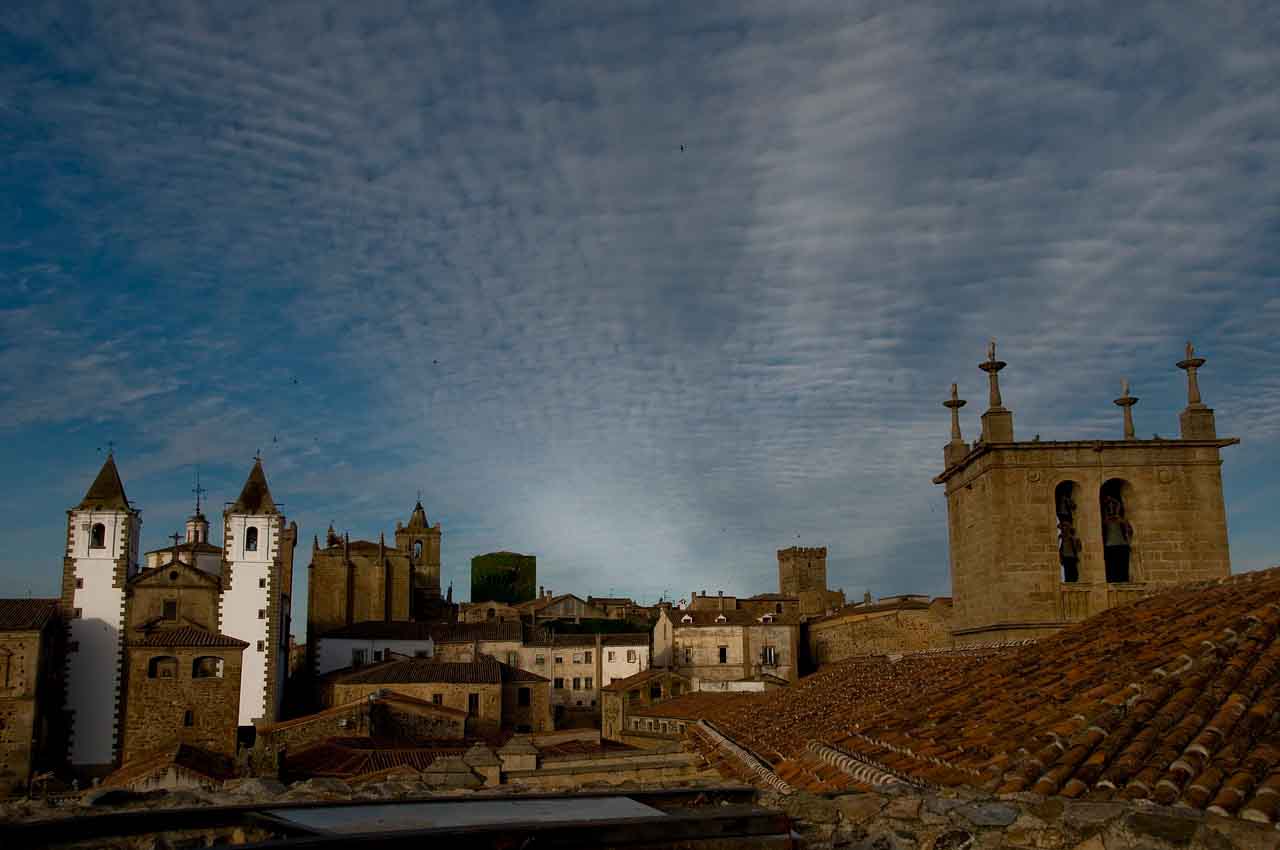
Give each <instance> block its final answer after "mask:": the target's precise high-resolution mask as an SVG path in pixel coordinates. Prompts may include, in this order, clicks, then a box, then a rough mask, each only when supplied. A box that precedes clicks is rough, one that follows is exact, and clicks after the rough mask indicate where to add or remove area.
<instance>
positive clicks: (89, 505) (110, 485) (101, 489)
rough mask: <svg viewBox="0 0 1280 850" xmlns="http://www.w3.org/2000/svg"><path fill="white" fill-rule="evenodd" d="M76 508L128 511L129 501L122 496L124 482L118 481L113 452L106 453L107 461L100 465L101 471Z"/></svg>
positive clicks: (118, 474) (118, 472) (118, 476)
mask: <svg viewBox="0 0 1280 850" xmlns="http://www.w3.org/2000/svg"><path fill="white" fill-rule="evenodd" d="M76 508H77V509H78V510H94V511H127V510H129V500H128V498H126V497H125V495H124V482H122V481H121V480H120V471H119V470H117V469H116V459H115V454H114V453H113V452H108V453H107V460H106V462H105V463H103V464H102V469H100V470H98V477H97V478H95V479H93V483H92V484H90V485H89V490H88V492H86V493H85V494H84V498H83V499H81V500H80V504H78V505H76Z"/></svg>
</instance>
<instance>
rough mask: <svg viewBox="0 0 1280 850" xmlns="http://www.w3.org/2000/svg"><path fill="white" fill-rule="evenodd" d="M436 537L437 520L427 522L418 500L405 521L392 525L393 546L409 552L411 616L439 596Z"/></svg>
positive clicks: (438, 565) (438, 526)
mask: <svg viewBox="0 0 1280 850" xmlns="http://www.w3.org/2000/svg"><path fill="white" fill-rule="evenodd" d="M440 536H441V531H440V523H438V522H437V523H436V524H435V525H434V526H433V525H430V524H429V523H428V522H427V511H426V509H425V508H423V507H422V500H421V499H419V500H418V502H417V503H416V504H414V506H413V513H412V514H410V515H409V524H408V525H405V526H402V525H400V524H399V523H397V524H396V548H397V549H399V550H400V551H402V552H408V553H409V564H410V569H411V571H412V576H413V580H412V588H413V602H412V605H411V610H412V611H413V612H414V615H415V616H420V614H419V612H422V611H425V610H426V609H427V608H428V607H429V606H428V600H435V599H439V598H440Z"/></svg>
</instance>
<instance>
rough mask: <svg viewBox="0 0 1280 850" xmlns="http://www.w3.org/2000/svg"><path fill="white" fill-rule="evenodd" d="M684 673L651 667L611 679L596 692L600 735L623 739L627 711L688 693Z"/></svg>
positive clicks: (691, 686) (626, 724) (610, 739)
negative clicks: (623, 677) (597, 693)
mask: <svg viewBox="0 0 1280 850" xmlns="http://www.w3.org/2000/svg"><path fill="white" fill-rule="evenodd" d="M692 688H693V683H692V681H691V680H690V679H689V677H688V676H685V675H683V674H681V673H677V672H676V671H675V670H671V669H669V668H666V667H652V668H650V669H648V670H644V671H642V672H640V673H636V674H635V675H633V676H628V677H626V678H625V679H615V680H613V681H612V682H610V683H609V684H608V685H606V686H605V687H604V688H603V689H601V691H600V706H601V708H600V736H601V737H602V738H604V739H605V740H608V741H619V742H626V743H630V742H629V741H628V740H627V737H628V736H627V732H628V729H629V724H628V722H627V718H628V713H629V712H634V711H639V710H643V709H644V708H647V707H648V706H650V705H653V704H654V703H658V702H662V701H663V700H668V699H672V698H674V697H678V696H680V695H681V694H686V693H689V692H690V691H691V690H692Z"/></svg>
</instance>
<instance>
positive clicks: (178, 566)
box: [129, 561, 222, 587]
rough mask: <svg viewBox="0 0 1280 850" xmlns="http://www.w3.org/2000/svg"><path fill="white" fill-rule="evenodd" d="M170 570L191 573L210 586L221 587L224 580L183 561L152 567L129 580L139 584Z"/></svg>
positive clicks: (131, 582) (130, 582)
mask: <svg viewBox="0 0 1280 850" xmlns="http://www.w3.org/2000/svg"><path fill="white" fill-rule="evenodd" d="M170 570H178V571H179V572H186V573H191V574H193V575H195V577H196V578H198V579H200V580H201V581H204V582H207V583H209V584H214V585H218V586H219V587H221V586H222V578H221V577H220V576H216V575H213V574H212V573H207V572H205V571H204V570H202V569H200V568H199V567H196V566H192V565H191V564H188V563H185V562H183V561H169V562H168V563H167V564H161V565H159V566H156V567H151V568H149V569H145V570H142V571H141V572H139V573H138V574H137V575H135V576H134V577H133V578H131V579H129V584H137V583H138V582H140V581H145V580H147V579H149V578H151V577H152V576H158V575H163V574H164V573H165V572H167V571H170Z"/></svg>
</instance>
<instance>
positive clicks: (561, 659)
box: [555, 655, 564, 664]
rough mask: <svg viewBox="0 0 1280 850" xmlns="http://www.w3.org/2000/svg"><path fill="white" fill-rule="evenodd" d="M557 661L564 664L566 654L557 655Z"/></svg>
mask: <svg viewBox="0 0 1280 850" xmlns="http://www.w3.org/2000/svg"><path fill="white" fill-rule="evenodd" d="M555 662H556V663H557V664H563V663H564V656H563V655H557V656H556V657H555Z"/></svg>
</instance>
